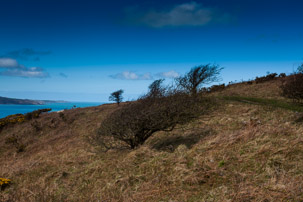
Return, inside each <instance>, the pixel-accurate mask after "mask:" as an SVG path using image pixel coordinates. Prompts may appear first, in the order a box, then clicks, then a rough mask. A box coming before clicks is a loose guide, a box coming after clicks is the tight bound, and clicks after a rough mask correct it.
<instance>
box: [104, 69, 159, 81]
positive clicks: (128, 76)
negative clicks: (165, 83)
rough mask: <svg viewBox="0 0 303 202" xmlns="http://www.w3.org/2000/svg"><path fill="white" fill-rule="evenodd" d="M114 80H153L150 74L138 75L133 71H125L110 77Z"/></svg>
mask: <svg viewBox="0 0 303 202" xmlns="http://www.w3.org/2000/svg"><path fill="white" fill-rule="evenodd" d="M110 77H111V78H113V79H121V80H151V79H153V77H152V75H151V74H150V73H145V74H136V73H135V72H131V71H124V72H122V73H118V74H115V75H111V76H110Z"/></svg>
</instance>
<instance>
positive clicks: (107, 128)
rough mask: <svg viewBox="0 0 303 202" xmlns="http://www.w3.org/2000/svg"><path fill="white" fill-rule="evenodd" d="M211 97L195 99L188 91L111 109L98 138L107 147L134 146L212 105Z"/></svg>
mask: <svg viewBox="0 0 303 202" xmlns="http://www.w3.org/2000/svg"><path fill="white" fill-rule="evenodd" d="M210 106H211V103H210V102H209V101H208V100H207V99H203V98H201V99H200V100H198V101H197V99H193V97H192V96H190V95H188V94H185V93H178V94H174V95H170V96H164V97H161V98H152V99H151V98H150V97H147V98H143V99H140V100H138V101H136V102H132V103H128V104H126V105H124V106H122V107H121V108H119V109H118V110H116V111H114V112H113V113H111V114H110V115H109V116H108V117H107V118H106V119H105V120H104V121H103V122H102V124H101V127H100V128H99V131H98V135H97V142H98V143H99V144H100V145H102V146H103V147H104V148H105V149H113V148H119V147H121V145H125V146H128V147H129V148H131V149H134V148H136V147H138V146H140V145H142V144H143V143H144V142H145V141H146V140H147V139H148V138H149V137H150V136H152V135H153V134H154V133H155V132H157V131H166V130H168V131H170V130H172V129H174V128H175V127H176V125H178V124H186V123H188V122H190V121H192V120H194V119H195V118H197V117H198V116H200V115H202V114H204V113H206V111H207V110H209V109H210Z"/></svg>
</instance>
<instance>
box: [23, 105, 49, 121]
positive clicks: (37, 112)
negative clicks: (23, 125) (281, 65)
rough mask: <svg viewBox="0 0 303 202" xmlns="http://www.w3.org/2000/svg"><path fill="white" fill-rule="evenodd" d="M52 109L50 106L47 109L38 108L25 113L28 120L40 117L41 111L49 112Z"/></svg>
mask: <svg viewBox="0 0 303 202" xmlns="http://www.w3.org/2000/svg"><path fill="white" fill-rule="evenodd" d="M51 110H52V109H50V108H47V109H38V110H35V111H32V112H29V113H26V114H25V115H24V117H25V119H26V120H31V119H34V118H38V117H39V116H40V114H41V113H45V112H49V111H51Z"/></svg>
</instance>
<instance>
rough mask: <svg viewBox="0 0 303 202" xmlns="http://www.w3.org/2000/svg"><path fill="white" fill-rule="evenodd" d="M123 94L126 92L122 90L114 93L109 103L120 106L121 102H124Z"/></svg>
mask: <svg viewBox="0 0 303 202" xmlns="http://www.w3.org/2000/svg"><path fill="white" fill-rule="evenodd" d="M123 92H124V91H123V90H122V89H120V90H117V91H115V92H113V93H112V94H110V96H109V101H114V102H116V103H117V104H118V105H119V104H120V102H122V100H123V97H122V94H123Z"/></svg>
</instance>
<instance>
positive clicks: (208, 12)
mask: <svg viewBox="0 0 303 202" xmlns="http://www.w3.org/2000/svg"><path fill="white" fill-rule="evenodd" d="M129 15H134V14H131V13H130V14H129ZM230 19H231V18H230V15H228V14H226V13H222V12H218V11H217V10H216V9H214V8H208V7H203V6H202V4H199V3H196V2H194V1H193V2H189V3H184V4H179V5H176V6H174V7H172V8H171V9H169V10H166V11H155V10H153V11H149V12H147V13H146V14H144V15H142V16H133V19H132V20H133V21H134V22H135V23H138V24H143V25H147V26H150V27H154V28H161V27H179V26H205V25H207V24H210V23H216V22H228V21H229V20H230Z"/></svg>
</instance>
